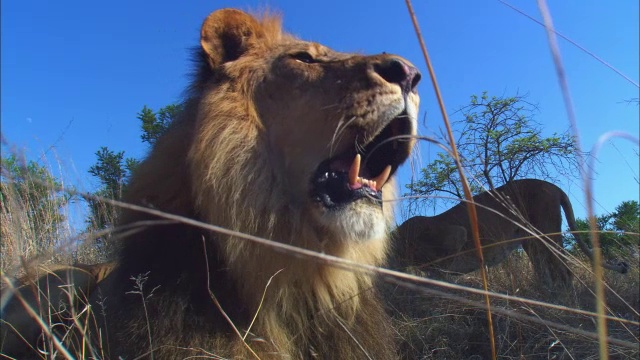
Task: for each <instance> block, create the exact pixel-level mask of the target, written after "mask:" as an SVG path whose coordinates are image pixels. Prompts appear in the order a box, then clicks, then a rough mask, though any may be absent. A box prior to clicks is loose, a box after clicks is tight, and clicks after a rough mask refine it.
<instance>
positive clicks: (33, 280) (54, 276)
mask: <svg viewBox="0 0 640 360" xmlns="http://www.w3.org/2000/svg"><path fill="white" fill-rule="evenodd" d="M113 267H114V264H113V263H103V264H96V265H86V264H74V265H57V264H53V265H41V266H37V267H35V268H34V269H29V272H28V274H27V275H25V276H24V277H22V278H20V279H18V281H17V283H16V284H15V285H14V286H15V287H14V288H13V289H11V288H9V287H8V286H7V287H4V288H3V290H2V297H1V301H0V353H1V354H3V355H7V356H11V357H14V358H24V357H25V356H29V355H31V354H33V352H32V350H31V349H30V348H29V345H31V346H33V347H38V348H43V347H44V346H46V347H49V349H50V346H49V345H50V343H49V342H48V340H45V339H44V338H42V325H41V324H40V323H39V322H38V321H37V320H36V319H35V318H34V314H35V316H38V317H40V318H41V319H42V322H43V323H44V324H45V326H47V327H51V330H52V332H53V333H55V334H56V335H58V336H59V337H63V336H64V334H65V333H68V332H67V330H68V328H69V326H71V323H72V322H73V318H74V317H76V316H78V314H80V313H81V312H83V311H84V310H85V309H84V308H85V306H86V305H87V304H88V297H89V295H90V294H91V293H92V292H93V291H94V290H95V287H96V285H97V284H98V283H99V282H100V281H102V280H103V279H104V278H106V276H107V275H108V274H109V273H110V272H111V270H112V269H113ZM25 305H26V306H30V307H31V309H32V310H33V311H34V313H33V314H29V313H28V312H27V311H26V310H25ZM55 325H58V327H57V328H56V327H55ZM56 330H59V331H56ZM73 341H77V339H73ZM44 344H46V345H44ZM43 345H44V346H43Z"/></svg>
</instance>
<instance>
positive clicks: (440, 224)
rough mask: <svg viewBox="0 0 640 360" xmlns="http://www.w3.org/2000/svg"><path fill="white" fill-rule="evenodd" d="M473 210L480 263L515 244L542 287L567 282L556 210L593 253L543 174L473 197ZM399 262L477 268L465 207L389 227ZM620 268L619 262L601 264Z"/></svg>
mask: <svg viewBox="0 0 640 360" xmlns="http://www.w3.org/2000/svg"><path fill="white" fill-rule="evenodd" d="M473 201H474V202H475V203H476V209H477V213H478V226H479V231H480V243H481V244H482V253H483V258H484V263H485V265H487V266H494V265H497V264H499V263H501V262H503V261H504V260H506V259H507V257H508V256H509V255H510V254H511V252H513V251H514V250H515V249H517V248H518V247H520V246H522V248H523V249H524V251H525V252H526V253H527V255H528V256H529V259H530V260H531V263H532V265H533V270H534V272H535V274H536V276H537V277H538V279H539V281H540V282H541V283H542V284H543V285H545V286H547V287H548V288H556V289H557V288H567V287H569V286H570V285H571V283H572V273H571V270H570V269H569V268H568V267H567V260H566V259H565V258H564V257H565V253H566V251H565V250H564V248H563V246H562V236H561V234H562V214H561V212H560V209H562V210H563V211H564V214H565V219H566V221H567V223H568V225H569V229H570V230H571V231H572V232H573V236H574V238H575V240H576V243H577V244H578V247H579V248H580V249H581V250H582V251H583V252H584V253H585V255H587V257H588V258H589V259H593V254H592V252H591V250H590V249H589V247H588V246H587V244H586V243H585V242H584V240H583V239H582V238H581V237H580V236H579V235H578V233H576V231H577V230H578V229H577V226H576V221H575V217H574V215H573V208H572V206H571V202H570V201H569V197H568V196H567V194H566V193H565V192H564V191H562V189H560V188H559V187H557V186H556V185H554V184H552V183H549V182H547V181H543V180H537V179H521V180H514V181H511V182H509V183H507V184H505V185H503V186H500V187H498V188H496V189H495V190H493V191H486V192H483V193H481V194H478V195H476V196H474V197H473ZM393 236H394V238H395V241H396V243H395V245H396V248H397V249H396V252H397V257H398V261H399V263H400V266H403V267H406V266H424V265H425V264H429V266H430V267H432V268H437V269H440V270H445V271H448V272H452V273H469V272H472V271H475V270H478V269H479V268H480V260H479V259H478V256H477V253H476V250H475V245H474V242H473V238H472V233H471V229H470V223H469V215H468V213H467V204H466V203H465V202H461V203H459V204H458V205H456V206H454V207H453V208H451V209H449V210H447V211H445V212H444V213H442V214H440V215H437V216H433V217H427V216H415V217H412V218H410V219H408V220H406V221H405V222H403V223H402V224H401V225H400V226H399V227H397V228H396V229H395V230H394V234H393ZM603 266H604V267H605V268H607V269H611V270H615V271H618V272H621V273H626V272H627V270H628V265H627V264H626V263H624V262H620V263H617V264H603Z"/></svg>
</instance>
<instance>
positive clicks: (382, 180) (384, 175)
mask: <svg viewBox="0 0 640 360" xmlns="http://www.w3.org/2000/svg"><path fill="white" fill-rule="evenodd" d="M389 175H391V165H387V167H386V168H384V170H382V172H381V173H380V174H379V175H378V176H376V177H375V178H374V179H373V181H375V183H376V184H380V189H382V187H383V186H384V184H386V183H387V180H389Z"/></svg>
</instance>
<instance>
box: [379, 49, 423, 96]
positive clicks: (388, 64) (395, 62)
mask: <svg viewBox="0 0 640 360" xmlns="http://www.w3.org/2000/svg"><path fill="white" fill-rule="evenodd" d="M374 70H375V72H376V73H378V75H380V76H381V77H382V78H383V79H385V80H386V81H387V82H390V83H393V84H398V85H400V88H401V89H402V92H403V93H404V94H405V95H406V94H408V93H409V92H411V91H415V90H416V86H418V82H420V78H422V75H421V74H420V71H418V69H416V68H415V67H414V66H413V65H411V64H409V63H407V62H406V61H404V60H402V59H399V58H397V57H387V58H385V59H383V60H381V61H380V62H379V63H377V64H375V65H374Z"/></svg>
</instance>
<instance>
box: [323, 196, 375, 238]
mask: <svg viewBox="0 0 640 360" xmlns="http://www.w3.org/2000/svg"><path fill="white" fill-rule="evenodd" d="M317 211H318V213H319V222H320V223H321V224H322V227H323V228H324V229H327V230H328V231H331V232H332V233H333V235H334V236H335V239H336V240H337V241H347V242H366V241H372V240H379V239H383V238H384V237H385V235H386V231H387V227H386V221H385V218H384V214H383V212H382V207H381V206H380V205H379V204H373V203H372V202H371V200H370V199H361V200H358V201H354V202H352V203H350V204H349V205H346V206H343V207H341V208H339V209H326V208H324V207H320V206H319V207H318V208H317Z"/></svg>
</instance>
